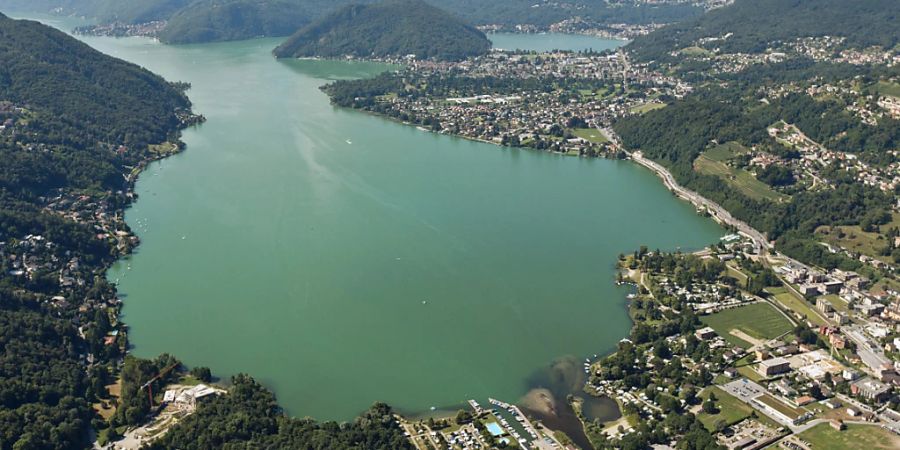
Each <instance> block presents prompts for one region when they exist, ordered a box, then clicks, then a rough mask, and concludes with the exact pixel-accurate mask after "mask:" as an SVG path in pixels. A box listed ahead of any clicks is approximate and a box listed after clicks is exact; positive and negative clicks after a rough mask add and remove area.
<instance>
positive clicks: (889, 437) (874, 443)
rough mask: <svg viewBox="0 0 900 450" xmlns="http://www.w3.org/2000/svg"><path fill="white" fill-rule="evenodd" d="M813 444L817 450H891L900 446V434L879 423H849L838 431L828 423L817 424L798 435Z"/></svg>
mask: <svg viewBox="0 0 900 450" xmlns="http://www.w3.org/2000/svg"><path fill="white" fill-rule="evenodd" d="M797 437H799V438H800V439H803V440H804V441H806V442H809V443H810V444H812V448H814V449H815V450H846V449H848V448H865V449H870V450H890V449H897V448H900V436H896V435H894V434H891V432H889V431H887V430H885V429H883V428H881V427H879V426H877V425H855V424H851V425H847V429H846V430H844V431H837V430H835V429H834V428H831V426H829V425H828V424H827V423H823V424H819V425H816V426H814V427H812V428H810V429H809V430H806V431H804V432H803V433H800V434H799V435H797Z"/></svg>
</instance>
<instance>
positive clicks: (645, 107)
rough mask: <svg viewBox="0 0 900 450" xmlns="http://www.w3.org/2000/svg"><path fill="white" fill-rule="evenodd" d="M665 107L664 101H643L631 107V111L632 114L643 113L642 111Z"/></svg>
mask: <svg viewBox="0 0 900 450" xmlns="http://www.w3.org/2000/svg"><path fill="white" fill-rule="evenodd" d="M665 107H666V104H665V103H644V104H643V105H639V106H635V107H634V108H631V112H632V113H634V114H644V113H647V112H650V111H653V110H655V109H662V108H665Z"/></svg>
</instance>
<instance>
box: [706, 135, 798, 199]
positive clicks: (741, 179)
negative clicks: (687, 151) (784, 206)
mask: <svg viewBox="0 0 900 450" xmlns="http://www.w3.org/2000/svg"><path fill="white" fill-rule="evenodd" d="M748 151H749V150H747V148H745V147H744V146H742V145H741V144H738V143H737V142H727V143H725V144H721V145H717V146H715V147H713V148H711V149H709V150H707V151H705V152H703V154H702V155H700V156H699V157H698V158H697V159H696V160H695V161H694V170H695V171H696V172H699V173H702V174H705V175H714V176H717V177H719V178H721V179H723V180H725V181H726V182H727V183H728V184H730V185H732V186H733V187H734V188H736V189H738V190H739V191H741V193H743V194H744V195H746V196H748V197H750V198H753V199H757V200H771V201H776V202H784V201H787V200H788V199H790V197H789V196H787V195H784V194H782V193H780V192H778V191H775V190H774V189H772V188H771V187H770V186H769V185H767V184H766V183H763V182H762V181H759V180H757V179H756V177H755V176H753V174H751V173H750V172H748V171H746V170H743V169H736V168H733V167H730V166H729V165H728V164H727V162H728V161H729V160H731V159H733V158H734V157H736V156H738V155H741V154H743V153H747V152H748Z"/></svg>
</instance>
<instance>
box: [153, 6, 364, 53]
mask: <svg viewBox="0 0 900 450" xmlns="http://www.w3.org/2000/svg"><path fill="white" fill-rule="evenodd" d="M351 1H352V0H198V1H194V2H193V3H191V4H190V5H188V6H187V7H185V8H182V9H180V10H179V11H177V12H175V13H174V14H173V15H172V16H171V17H170V18H169V23H168V24H167V26H166V28H165V29H164V30H163V31H162V32H161V33H160V35H159V38H160V40H161V41H163V42H165V43H170V44H188V43H199V42H213V41H232V40H240V39H249V38H254V37H262V36H290V35H291V33H293V32H295V31H297V29H299V28H300V27H302V26H304V25H307V24H309V23H310V22H312V21H313V20H314V19H317V18H319V17H321V16H322V15H324V14H326V13H328V12H330V11H333V10H334V9H336V8H339V7H341V6H344V5H347V4H349V3H350V2H351Z"/></svg>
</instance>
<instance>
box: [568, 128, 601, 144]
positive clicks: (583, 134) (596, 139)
mask: <svg viewBox="0 0 900 450" xmlns="http://www.w3.org/2000/svg"><path fill="white" fill-rule="evenodd" d="M572 134H574V135H575V136H578V137H580V138H582V139H584V140H586V141H589V142H593V143H595V144H602V143H604V142H609V141H608V140H607V139H606V136H603V133H601V132H600V130H598V129H596V128H575V129H574V130H572Z"/></svg>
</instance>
